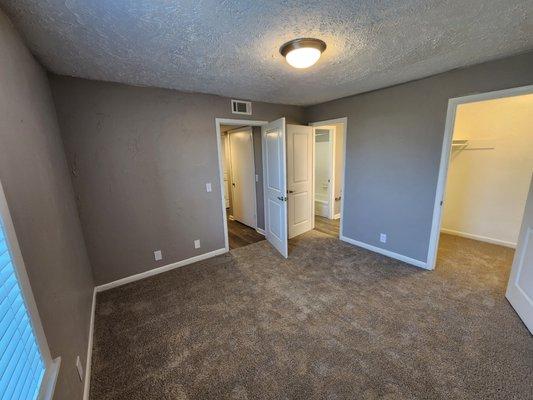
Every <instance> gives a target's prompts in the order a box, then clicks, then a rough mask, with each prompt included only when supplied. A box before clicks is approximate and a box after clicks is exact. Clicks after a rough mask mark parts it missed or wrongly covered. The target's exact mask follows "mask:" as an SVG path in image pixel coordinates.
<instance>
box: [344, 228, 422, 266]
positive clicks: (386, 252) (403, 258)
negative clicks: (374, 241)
mask: <svg viewBox="0 0 533 400" xmlns="http://www.w3.org/2000/svg"><path fill="white" fill-rule="evenodd" d="M340 240H342V241H343V242H346V243H350V244H353V245H354V246H359V247H362V248H363V249H367V250H370V251H373V252H375V253H379V254H383V255H384V256H387V257H390V258H394V259H396V260H400V261H403V262H405V263H407V264H411V265H414V266H415V267H419V268H424V269H430V268H428V266H427V262H425V261H420V260H415V259H414V258H411V257H407V256H404V255H402V254H398V253H395V252H393V251H389V250H385V249H382V248H380V247H376V246H372V245H370V244H367V243H363V242H359V241H357V240H354V239H350V238H349V237H346V236H342V235H341V236H340Z"/></svg>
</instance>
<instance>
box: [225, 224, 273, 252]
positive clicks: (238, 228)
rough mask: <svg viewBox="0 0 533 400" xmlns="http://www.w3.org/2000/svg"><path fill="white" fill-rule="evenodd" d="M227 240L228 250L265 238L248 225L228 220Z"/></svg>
mask: <svg viewBox="0 0 533 400" xmlns="http://www.w3.org/2000/svg"><path fill="white" fill-rule="evenodd" d="M227 221H228V239H229V248H230V250H233V249H238V248H239V247H243V246H248V245H249V244H252V243H256V242H260V241H261V240H265V237H264V236H263V235H261V234H260V233H259V232H257V231H256V230H255V229H254V228H250V227H249V226H248V225H244V224H241V223H240V222H239V221H235V220H231V219H228V220H227Z"/></svg>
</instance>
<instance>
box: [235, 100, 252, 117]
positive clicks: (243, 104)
mask: <svg viewBox="0 0 533 400" xmlns="http://www.w3.org/2000/svg"><path fill="white" fill-rule="evenodd" d="M231 112H232V113H233V114H245V115H252V103H251V102H249V101H242V100H231Z"/></svg>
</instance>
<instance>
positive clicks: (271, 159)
mask: <svg viewBox="0 0 533 400" xmlns="http://www.w3.org/2000/svg"><path fill="white" fill-rule="evenodd" d="M261 134H262V138H263V185H264V196H265V237H266V239H267V240H268V241H269V242H270V243H271V244H272V245H273V246H274V247H275V248H276V249H277V250H278V251H279V252H280V253H281V254H282V255H283V257H285V258H287V257H288V255H289V250H288V237H287V164H286V142H285V118H280V119H278V120H276V121H273V122H270V123H268V124H267V125H265V126H263V127H262V129H261Z"/></svg>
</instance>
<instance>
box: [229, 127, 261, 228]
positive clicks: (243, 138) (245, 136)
mask: <svg viewBox="0 0 533 400" xmlns="http://www.w3.org/2000/svg"><path fill="white" fill-rule="evenodd" d="M228 135H229V141H228V142H229V148H230V160H231V161H230V162H231V167H230V168H231V194H232V196H231V206H232V209H233V210H232V211H233V218H234V219H235V220H237V221H239V222H241V223H243V224H245V225H248V226H251V227H252V228H256V227H257V211H256V210H257V208H256V201H257V199H256V197H255V165H254V144H253V137H252V128H251V127H247V128H242V129H238V130H233V131H230V132H228Z"/></svg>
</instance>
